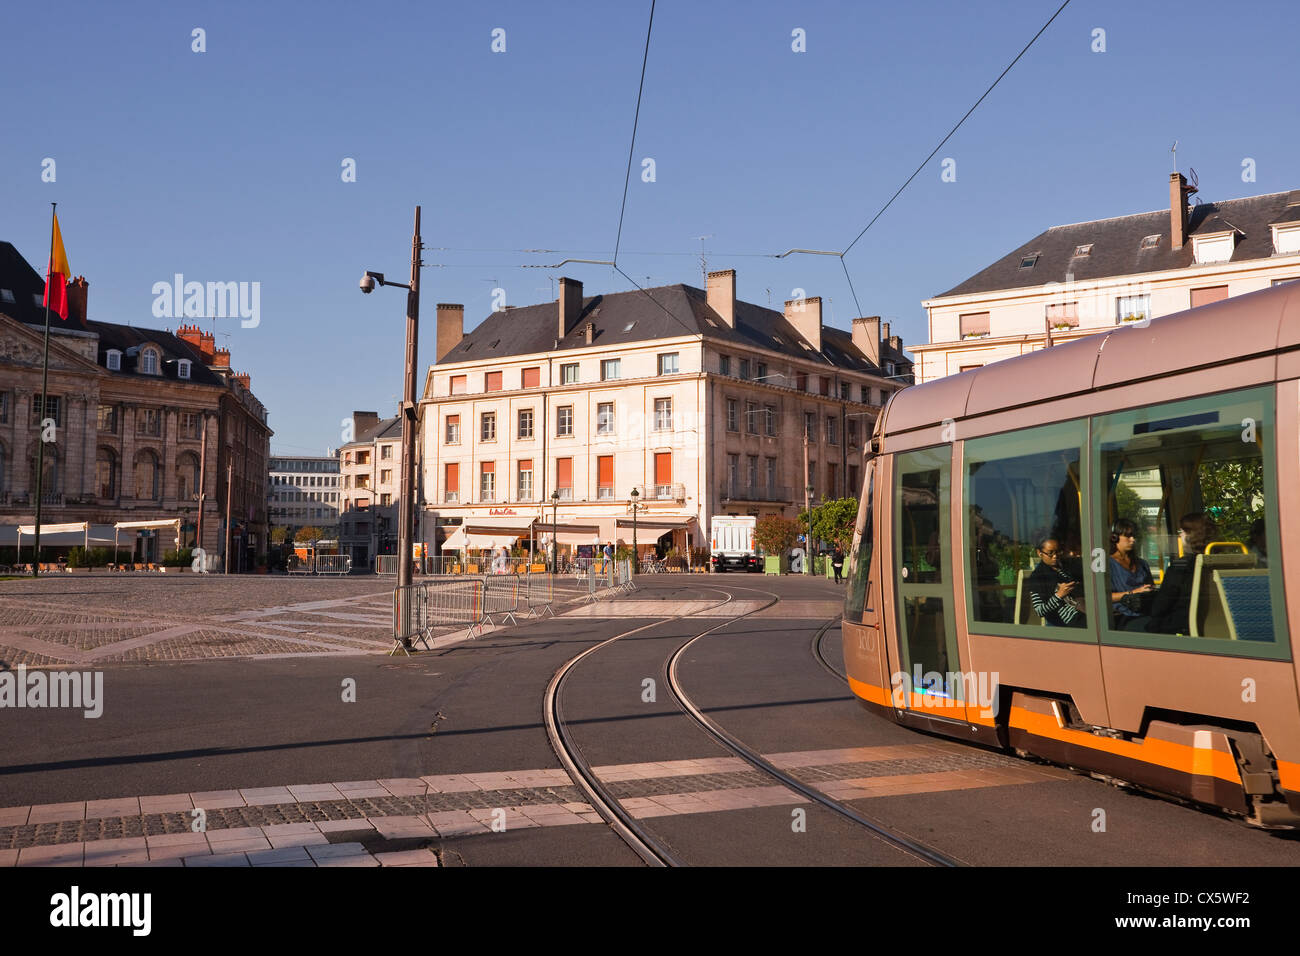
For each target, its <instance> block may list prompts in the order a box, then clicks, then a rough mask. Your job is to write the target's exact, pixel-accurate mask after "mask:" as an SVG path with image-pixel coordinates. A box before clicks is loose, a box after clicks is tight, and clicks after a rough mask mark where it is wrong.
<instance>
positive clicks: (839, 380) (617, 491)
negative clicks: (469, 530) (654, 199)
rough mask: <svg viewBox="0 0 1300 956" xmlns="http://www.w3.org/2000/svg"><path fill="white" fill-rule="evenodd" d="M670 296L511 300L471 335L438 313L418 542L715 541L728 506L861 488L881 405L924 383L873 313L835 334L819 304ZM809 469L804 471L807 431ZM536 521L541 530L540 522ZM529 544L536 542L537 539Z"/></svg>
mask: <svg viewBox="0 0 1300 956" xmlns="http://www.w3.org/2000/svg"><path fill="white" fill-rule="evenodd" d="M707 286H708V288H707V290H701V289H697V288H694V287H692V286H688V285H670V286H663V287H659V288H654V289H649V290H646V291H644V292H642V291H640V290H638V291H635V292H619V293H611V294H606V295H595V296H584V295H583V287H582V283H580V282H577V281H575V280H573V279H569V278H562V279H561V280H560V283H559V297H558V298H557V300H556V301H554V302H551V303H545V304H541V305H533V306H526V307H522V308H507V309H505V310H503V311H500V312H495V313H493V314H491V315H489V316H488V317H487V318H486V319H484V321H483V322H482V323H481V324H480V325H479V326H478V328H476V329H474V330H473V331H472V332H470V333H469V334H465V333H464V328H463V325H464V309H463V307H462V306H459V305H439V306H438V316H437V353H438V361H437V363H436V364H435V365H434V366H432V367H431V368H430V369H429V372H428V375H427V377H426V380H425V384H424V390H423V397H422V399H421V407H420V438H421V446H422V451H421V454H420V458H419V461H420V475H421V482H420V483H421V486H422V489H423V500H422V502H421V503H420V512H421V514H422V519H423V524H422V527H421V535H422V537H423V538H424V540H426V541H427V542H429V543H430V545H431V546H440V545H441V544H442V542H443V541H444V540H445V538H446V537H447V534H448V532H449V530H452V528H450V527H449V526H454V525H458V524H462V525H466V526H468V527H474V528H481V529H485V530H486V529H491V528H492V527H500V528H505V529H510V530H519V529H521V528H525V527H534V533H535V535H536V534H537V532H541V533H542V534H543V535H546V536H549V529H550V526H551V524H552V523H555V524H556V525H557V526H558V530H559V532H560V533H559V536H558V537H559V542H560V544H561V545H562V546H564V545H581V544H591V543H594V542H596V541H600V542H605V541H615V542H625V543H631V541H632V502H633V501H634V500H635V502H636V504H637V524H638V543H639V544H640V545H641V548H642V550H643V551H644V550H645V549H646V547H647V546H650V545H655V544H657V546H658V548H659V549H660V550H663V549H665V548H668V547H677V548H679V549H683V548H685V547H687V546H688V545H690V546H695V547H702V546H706V545H707V535H708V521H709V518H710V517H711V516H713V515H716V514H754V515H762V514H783V515H786V516H787V517H793V516H794V515H795V514H797V513H798V511H799V510H801V509H802V507H803V502H804V488H805V486H811V487H812V489H813V491H812V495H813V497H814V499H815V500H822V499H824V498H830V497H843V496H846V495H856V494H857V493H858V488H859V483H860V479H861V475H862V471H861V462H862V450H863V445H864V442H865V441H866V440H868V439H869V437H870V434H871V430H872V427H873V425H874V422H875V418H876V416H877V415H878V413H879V411H880V408H881V406H882V404H883V402H884V401H885V399H886V398H887V396H888V395H889V394H890V393H891V392H892V391H894V390H896V389H898V388H900V387H902V386H903V385H905V384H908V383H909V382H910V381H911V362H910V360H909V359H908V357H907V356H906V355H905V354H904V352H903V347H902V341H901V339H899V338H898V337H897V336H893V335H890V334H889V328H888V325H885V326H884V327H883V328H882V326H881V323H880V320H879V318H874V317H873V318H861V319H855V320H854V322H853V327H852V330H851V331H844V330H840V329H835V328H831V327H829V326H826V325H825V324H824V323H823V321H822V303H821V300H820V299H819V298H808V299H802V300H791V301H789V302H787V303H785V308H784V311H782V312H777V311H774V310H772V309H766V308H762V307H760V306H757V305H754V304H752V303H749V302H745V301H742V300H739V299H737V298H736V274H735V272H734V271H731V270H727V271H719V272H713V273H709V275H708V281H707ZM805 434H807V436H808V454H807V458H808V466H807V469H806V471H805V468H804V435H805ZM534 522H536V524H534ZM525 543H526V539H525Z"/></svg>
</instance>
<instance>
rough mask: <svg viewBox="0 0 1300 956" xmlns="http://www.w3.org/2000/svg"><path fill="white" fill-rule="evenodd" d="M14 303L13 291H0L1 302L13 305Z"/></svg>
mask: <svg viewBox="0 0 1300 956" xmlns="http://www.w3.org/2000/svg"><path fill="white" fill-rule="evenodd" d="M13 301H14V290H13V289H0V302H8V303H12V302H13Z"/></svg>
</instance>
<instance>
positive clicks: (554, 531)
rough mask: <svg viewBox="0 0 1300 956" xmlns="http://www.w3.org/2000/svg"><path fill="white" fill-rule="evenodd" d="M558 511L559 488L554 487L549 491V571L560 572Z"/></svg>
mask: <svg viewBox="0 0 1300 956" xmlns="http://www.w3.org/2000/svg"><path fill="white" fill-rule="evenodd" d="M559 512H560V489H558V488H556V489H555V490H554V491H552V492H551V573H552V574H559V573H560V544H559V542H560V539H559V533H558V529H559V525H558V521H559V519H558V518H557V517H556V516H557V515H558V514H559Z"/></svg>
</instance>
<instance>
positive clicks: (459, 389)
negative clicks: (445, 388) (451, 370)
mask: <svg viewBox="0 0 1300 956" xmlns="http://www.w3.org/2000/svg"><path fill="white" fill-rule="evenodd" d="M466 378H467V376H464V375H453V376H452V377H451V394H453V395H464V394H465V391H466V388H465V382H466Z"/></svg>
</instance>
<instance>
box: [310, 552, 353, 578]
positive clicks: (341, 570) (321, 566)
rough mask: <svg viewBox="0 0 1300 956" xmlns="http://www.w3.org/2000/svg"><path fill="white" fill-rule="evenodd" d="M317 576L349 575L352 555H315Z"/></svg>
mask: <svg viewBox="0 0 1300 956" xmlns="http://www.w3.org/2000/svg"><path fill="white" fill-rule="evenodd" d="M316 573H317V574H351V573H352V555H350V554H318V555H316Z"/></svg>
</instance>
